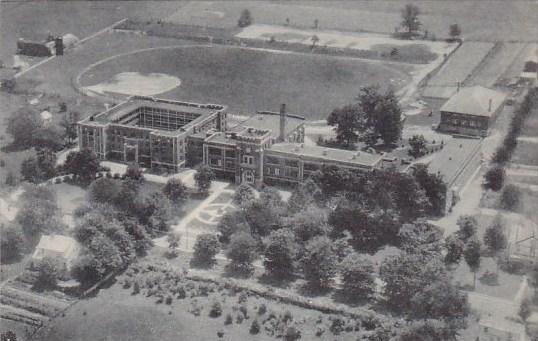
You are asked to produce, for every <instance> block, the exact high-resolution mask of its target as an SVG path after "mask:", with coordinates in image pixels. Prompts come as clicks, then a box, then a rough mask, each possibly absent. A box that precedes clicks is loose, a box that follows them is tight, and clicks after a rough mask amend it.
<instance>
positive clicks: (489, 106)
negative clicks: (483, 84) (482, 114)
mask: <svg viewBox="0 0 538 341" xmlns="http://www.w3.org/2000/svg"><path fill="white" fill-rule="evenodd" d="M492 102H493V99H491V98H490V99H489V105H488V112H491V103H492Z"/></svg>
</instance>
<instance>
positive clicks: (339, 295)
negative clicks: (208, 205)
mask: <svg viewBox="0 0 538 341" xmlns="http://www.w3.org/2000/svg"><path fill="white" fill-rule="evenodd" d="M332 299H333V300H334V301H335V302H337V303H342V304H345V305H347V306H350V307H359V306H364V305H366V304H369V303H370V302H371V299H369V298H362V297H361V298H357V297H354V296H352V295H350V294H349V293H347V292H345V290H343V289H339V290H335V291H334V293H333V294H332Z"/></svg>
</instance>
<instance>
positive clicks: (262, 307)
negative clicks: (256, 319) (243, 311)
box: [258, 303, 267, 315]
mask: <svg viewBox="0 0 538 341" xmlns="http://www.w3.org/2000/svg"><path fill="white" fill-rule="evenodd" d="M266 312H267V306H266V305H265V303H262V304H261V305H260V307H259V308H258V315H263V314H265V313H266Z"/></svg>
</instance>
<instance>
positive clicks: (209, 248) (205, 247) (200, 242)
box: [193, 233, 220, 266]
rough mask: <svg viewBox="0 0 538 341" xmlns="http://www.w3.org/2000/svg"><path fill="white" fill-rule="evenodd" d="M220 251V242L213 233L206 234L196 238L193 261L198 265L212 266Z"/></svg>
mask: <svg viewBox="0 0 538 341" xmlns="http://www.w3.org/2000/svg"><path fill="white" fill-rule="evenodd" d="M219 251H220V242H219V240H218V238H217V236H216V235H214V234H213V233H204V234H200V235H198V236H197V237H196V242H195V244H194V254H193V260H194V262H195V263H196V264H198V265H202V266H210V265H212V264H213V263H214V262H215V256H216V255H217V253H219Z"/></svg>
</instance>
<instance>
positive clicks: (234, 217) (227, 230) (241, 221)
mask: <svg viewBox="0 0 538 341" xmlns="http://www.w3.org/2000/svg"><path fill="white" fill-rule="evenodd" d="M217 231H218V232H219V240H220V242H221V243H223V244H228V243H229V242H230V238H231V237H232V235H233V234H234V233H236V232H239V231H242V232H250V228H249V226H248V225H247V223H246V221H245V218H244V216H243V213H242V212H240V211H234V212H229V213H226V214H225V215H224V216H223V217H222V219H221V220H220V221H219V223H218V225H217Z"/></svg>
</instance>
